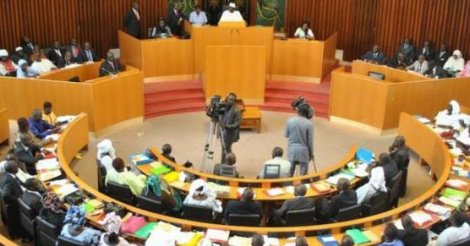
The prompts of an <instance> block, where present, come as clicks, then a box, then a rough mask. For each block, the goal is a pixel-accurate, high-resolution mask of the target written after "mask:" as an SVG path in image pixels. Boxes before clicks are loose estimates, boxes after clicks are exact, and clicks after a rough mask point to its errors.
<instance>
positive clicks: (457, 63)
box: [444, 56, 465, 72]
mask: <svg viewBox="0 0 470 246" xmlns="http://www.w3.org/2000/svg"><path fill="white" fill-rule="evenodd" d="M464 66H465V60H464V59H463V58H462V57H459V58H457V59H454V57H453V56H451V57H449V59H448V60H447V62H446V64H444V69H445V70H448V71H451V72H456V71H462V70H463V67H464Z"/></svg>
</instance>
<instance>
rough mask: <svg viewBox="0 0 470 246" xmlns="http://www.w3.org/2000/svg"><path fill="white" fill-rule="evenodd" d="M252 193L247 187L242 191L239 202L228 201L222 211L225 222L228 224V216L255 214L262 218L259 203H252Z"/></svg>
mask: <svg viewBox="0 0 470 246" xmlns="http://www.w3.org/2000/svg"><path fill="white" fill-rule="evenodd" d="M254 195H255V194H254V191H253V189H252V188H250V187H247V188H245V189H244V190H243V193H242V195H241V198H240V200H239V201H230V202H229V203H228V204H227V207H226V208H225V211H224V219H225V222H227V223H228V222H229V217H230V214H257V215H259V217H260V218H262V217H263V208H262V207H261V203H259V202H257V201H254V200H253V198H254Z"/></svg>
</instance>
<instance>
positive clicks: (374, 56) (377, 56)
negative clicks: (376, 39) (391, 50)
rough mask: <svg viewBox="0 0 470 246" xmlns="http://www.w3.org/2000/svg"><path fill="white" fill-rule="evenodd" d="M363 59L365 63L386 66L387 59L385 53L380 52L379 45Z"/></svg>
mask: <svg viewBox="0 0 470 246" xmlns="http://www.w3.org/2000/svg"><path fill="white" fill-rule="evenodd" d="M361 59H362V60H363V61H365V62H370V63H374V64H384V63H385V60H386V57H385V55H384V53H383V52H381V51H380V50H379V46H378V45H374V46H373V47H372V50H371V51H367V53H365V54H364V55H363V56H362V57H361Z"/></svg>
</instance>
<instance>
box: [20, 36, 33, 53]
mask: <svg viewBox="0 0 470 246" xmlns="http://www.w3.org/2000/svg"><path fill="white" fill-rule="evenodd" d="M20 45H21V47H22V48H23V50H24V52H25V53H26V54H27V55H28V56H31V55H32V54H33V52H34V44H33V42H31V39H29V37H27V36H23V37H22V38H21V41H20Z"/></svg>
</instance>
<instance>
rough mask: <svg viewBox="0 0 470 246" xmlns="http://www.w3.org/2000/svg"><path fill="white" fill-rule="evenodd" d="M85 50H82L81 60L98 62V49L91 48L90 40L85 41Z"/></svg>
mask: <svg viewBox="0 0 470 246" xmlns="http://www.w3.org/2000/svg"><path fill="white" fill-rule="evenodd" d="M83 48H84V49H83V50H81V51H80V60H81V61H82V62H96V61H98V59H99V58H98V55H97V54H96V51H95V50H94V49H92V48H91V44H90V42H85V44H84V45H83Z"/></svg>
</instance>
